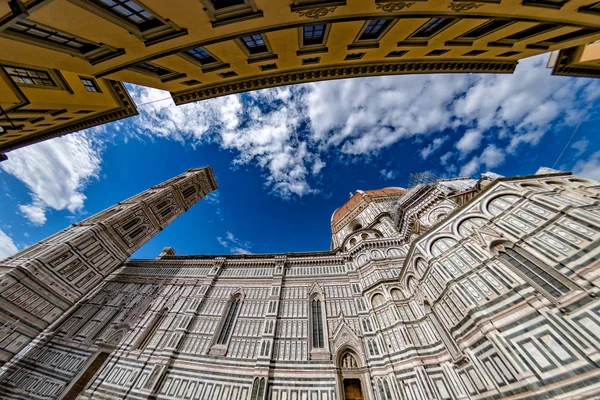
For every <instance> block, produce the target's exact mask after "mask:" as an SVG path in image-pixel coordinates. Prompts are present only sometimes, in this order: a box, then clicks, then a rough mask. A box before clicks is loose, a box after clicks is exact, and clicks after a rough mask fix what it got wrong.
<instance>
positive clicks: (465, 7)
mask: <svg viewBox="0 0 600 400" xmlns="http://www.w3.org/2000/svg"><path fill="white" fill-rule="evenodd" d="M483 5H484V4H478V3H456V2H452V3H450V5H449V6H448V8H449V9H451V10H452V11H456V12H462V11H470V10H474V9H477V8H479V7H481V6H483Z"/></svg>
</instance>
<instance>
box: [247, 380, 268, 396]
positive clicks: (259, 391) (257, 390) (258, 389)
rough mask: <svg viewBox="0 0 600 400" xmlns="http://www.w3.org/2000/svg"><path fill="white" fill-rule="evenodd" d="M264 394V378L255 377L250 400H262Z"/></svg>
mask: <svg viewBox="0 0 600 400" xmlns="http://www.w3.org/2000/svg"><path fill="white" fill-rule="evenodd" d="M264 394H265V378H262V379H259V378H255V379H254V383H253V384H252V393H251V394H250V400H262V399H263V396H264Z"/></svg>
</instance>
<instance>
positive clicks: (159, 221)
mask: <svg viewBox="0 0 600 400" xmlns="http://www.w3.org/2000/svg"><path fill="white" fill-rule="evenodd" d="M215 189H217V183H216V181H215V178H214V175H213V173H212V169H211V168H210V167H204V168H193V169H190V170H188V171H186V172H185V173H183V174H181V175H178V176H176V177H174V178H172V179H170V180H168V181H166V182H164V183H161V184H160V185H157V186H154V187H151V188H150V189H148V190H146V191H144V192H142V193H140V194H138V195H136V196H133V197H131V198H130V199H127V200H125V201H123V202H121V203H118V204H116V205H114V206H112V207H110V208H108V209H106V210H104V211H102V212H100V213H98V214H96V215H93V216H91V217H89V218H87V219H85V220H83V221H81V222H79V223H77V224H74V225H71V226H70V227H68V228H66V229H64V230H62V231H60V232H58V233H56V234H55V235H52V236H50V237H49V238H47V239H44V240H42V241H40V242H38V243H36V244H34V245H33V246H30V247H28V248H26V249H24V250H23V251H20V252H19V253H17V254H15V255H14V256H12V257H9V258H7V259H6V260H4V261H1V262H0V274H1V275H0V365H3V364H5V363H6V362H7V361H9V360H10V359H11V358H12V357H13V356H14V355H15V354H17V353H18V352H19V351H21V350H22V349H23V348H24V347H25V346H26V345H27V344H28V343H29V342H31V340H33V339H34V338H35V337H36V336H38V335H39V334H40V333H41V332H42V331H44V330H45V329H47V328H48V327H49V326H51V325H52V324H53V323H55V322H56V321H58V320H60V319H61V316H63V314H65V312H66V311H67V310H69V309H71V308H72V307H73V305H74V304H75V303H76V302H77V301H79V300H81V299H82V298H83V297H84V296H85V295H86V294H88V293H90V292H93V290H94V289H95V288H96V287H97V286H98V285H99V284H100V283H101V282H102V281H103V279H104V278H105V277H107V276H108V275H109V274H111V273H112V272H113V271H114V270H115V269H117V268H118V267H119V266H120V265H121V264H122V263H123V262H124V261H125V260H126V259H127V258H128V257H129V256H131V254H133V253H134V252H135V251H136V250H138V249H139V248H140V247H141V246H142V245H143V244H144V243H146V242H147V241H148V240H150V239H151V238H152V237H154V235H156V234H157V233H158V232H159V231H161V230H162V229H164V228H165V227H166V226H167V225H169V224H170V223H171V222H172V221H174V220H175V219H176V218H177V217H179V216H180V215H182V214H183V213H184V212H185V211H187V210H188V209H189V208H190V207H191V206H192V205H194V204H195V203H197V202H198V201H199V200H200V199H202V198H203V197H204V196H206V195H207V194H208V193H209V192H211V191H213V190H215Z"/></svg>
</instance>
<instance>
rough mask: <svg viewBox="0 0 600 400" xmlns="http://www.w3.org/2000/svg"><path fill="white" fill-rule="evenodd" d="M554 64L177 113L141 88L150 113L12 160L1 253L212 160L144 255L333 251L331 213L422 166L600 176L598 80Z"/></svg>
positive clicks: (5, 170) (1, 198)
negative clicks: (211, 186) (553, 68)
mask: <svg viewBox="0 0 600 400" xmlns="http://www.w3.org/2000/svg"><path fill="white" fill-rule="evenodd" d="M546 60H547V56H538V57H534V58H531V59H527V60H522V61H521V62H520V64H519V66H518V67H517V70H516V72H515V74H513V75H491V74H488V75H483V74H479V75H477V74H460V75H450V74H447V75H443V74H440V75H412V76H393V77H375V78H361V79H347V80H338V81H328V82H319V83H314V84H306V85H297V86H287V87H282V88H275V89H266V90H262V91H256V92H251V93H245V94H241V95H233V96H227V97H221V98H217V99H212V100H208V101H204V102H198V103H193V104H189V105H185V106H180V107H175V106H174V105H173V103H172V101H171V100H168V98H169V95H168V93H166V92H162V91H159V90H156V89H149V88H144V87H136V86H130V92H131V94H132V96H133V97H134V100H135V102H136V104H138V107H139V110H140V115H139V116H138V117H134V118H130V119H128V120H125V121H119V122H115V123H111V124H108V125H104V126H101V127H97V128H93V129H90V130H87V131H83V132H79V133H76V134H71V135H67V136H65V137H62V138H58V139H53V140H49V141H46V142H43V143H39V144H35V145H32V146H29V147H27V148H24V149H20V150H16V151H13V152H10V153H9V154H8V156H9V160H8V161H5V162H2V163H0V185H1V187H2V194H1V195H0V258H3V257H6V256H9V255H10V254H12V253H14V252H15V251H17V250H21V249H23V248H24V247H26V246H28V245H31V244H33V243H35V242H36V241H38V240H41V239H43V238H45V237H47V236H49V235H51V234H52V233H54V232H56V231H58V230H60V229H63V228H65V227H66V226H68V225H69V224H71V223H74V222H77V221H79V220H81V219H83V218H85V217H86V216H89V215H91V214H94V213H96V212H99V211H101V210H103V209H105V208H106V207H109V206H111V205H112V204H114V203H116V202H118V201H120V200H123V199H125V198H127V197H129V196H132V195H134V194H136V193H138V192H139V191H142V190H145V189H147V188H148V187H150V186H152V185H154V184H157V183H160V182H162V181H164V180H166V179H168V178H170V177H172V176H174V175H177V174H179V173H181V172H183V171H185V170H186V169H188V168H191V167H198V166H204V165H211V166H212V167H213V170H214V172H215V176H216V178H217V182H218V183H219V186H220V187H219V190H218V191H217V192H215V193H214V194H211V195H210V196H209V198H207V199H205V200H203V201H202V202H201V203H199V204H197V205H196V206H194V207H192V209H191V210H190V211H188V212H187V213H186V214H185V215H183V216H182V217H181V218H179V219H178V220H177V221H175V222H174V223H173V224H171V225H170V226H169V227H167V229H165V230H164V231H163V232H161V233H160V234H159V235H157V236H156V237H155V238H154V239H152V240H151V241H150V242H149V243H147V244H146V245H145V246H144V247H143V248H142V249H141V250H139V251H138V252H137V253H136V254H135V257H138V258H154V257H156V256H157V255H158V254H159V253H160V250H161V249H162V247H164V246H172V247H174V248H175V250H176V251H177V253H178V254H229V253H244V252H251V253H267V252H273V253H279V252H293V251H315V250H327V249H329V245H330V229H329V222H330V218H331V214H332V213H333V211H334V210H335V209H336V208H337V207H339V206H340V205H341V204H343V203H344V202H345V201H346V200H347V199H348V197H349V193H350V192H353V191H355V190H356V189H375V188H381V187H387V186H400V187H405V186H406V184H407V180H408V174H409V173H411V172H419V171H430V172H433V173H434V174H436V175H437V176H440V177H456V176H472V177H479V176H480V174H481V173H482V172H485V171H487V170H491V171H494V172H497V173H499V174H502V175H524V174H530V173H533V172H535V170H536V169H537V168H538V167H539V166H549V167H553V166H555V168H557V169H561V170H569V171H574V172H576V173H578V174H580V175H583V176H587V177H589V178H593V179H597V180H600V132H599V126H600V123H599V120H600V117H599V115H598V110H600V107H598V105H599V104H600V80H593V79H582V78H567V77H556V76H551V75H550V71H549V70H548V69H547V68H546V67H545V64H546ZM165 98H167V100H164V99H165ZM563 149H564V153H563ZM561 153H563V154H562V156H561ZM559 156H560V159H559V160H558V161H557V159H558V158H559Z"/></svg>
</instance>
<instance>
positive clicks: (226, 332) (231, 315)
mask: <svg viewBox="0 0 600 400" xmlns="http://www.w3.org/2000/svg"><path fill="white" fill-rule="evenodd" d="M240 303H241V300H240V298H239V297H236V298H235V299H233V301H232V302H231V305H230V306H229V310H228V311H227V317H225V322H224V323H223V326H222V327H221V333H219V338H218V339H217V344H227V342H228V341H229V337H230V336H231V332H232V331H233V327H234V325H235V320H236V318H237V314H238V310H239V308H240Z"/></svg>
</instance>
